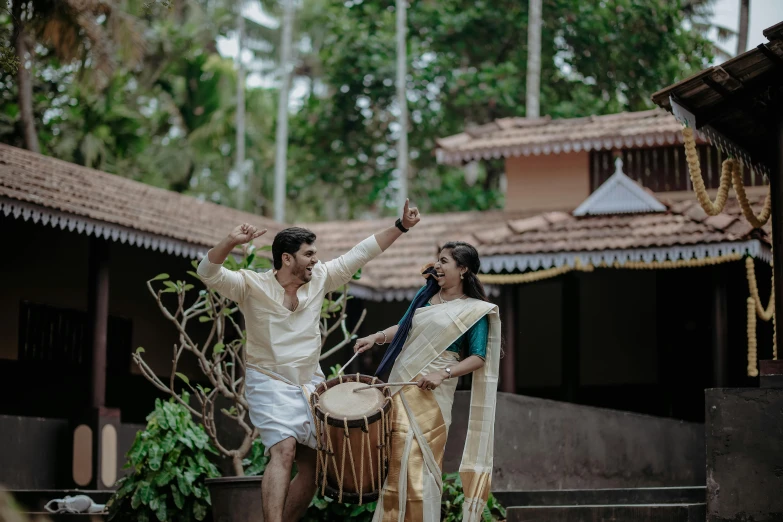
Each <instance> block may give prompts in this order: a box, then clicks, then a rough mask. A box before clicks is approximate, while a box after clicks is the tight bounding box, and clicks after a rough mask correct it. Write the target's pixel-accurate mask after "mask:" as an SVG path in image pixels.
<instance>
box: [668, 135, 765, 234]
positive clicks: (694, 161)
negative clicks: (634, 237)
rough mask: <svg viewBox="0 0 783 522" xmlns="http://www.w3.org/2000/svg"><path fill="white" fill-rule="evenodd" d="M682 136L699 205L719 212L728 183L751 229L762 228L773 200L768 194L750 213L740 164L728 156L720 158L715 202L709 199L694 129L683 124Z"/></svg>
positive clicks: (710, 212)
mask: <svg viewBox="0 0 783 522" xmlns="http://www.w3.org/2000/svg"><path fill="white" fill-rule="evenodd" d="M682 137H683V141H684V142H685V159H686V162H687V163H688V172H689V173H690V177H691V183H692V184H693V190H694V192H695V193H696V199H698V200H699V204H701V208H702V209H704V212H706V213H707V214H708V215H710V216H716V215H718V214H720V213H721V212H722V211H723V209H724V208H725V206H726V200H727V199H728V197H729V186H730V185H733V187H734V192H735V193H736V194H737V201H738V202H739V205H740V208H741V209H742V214H743V215H744V216H745V219H747V220H748V223H750V224H751V226H753V228H761V227H763V226H764V225H765V224H766V223H767V222H768V221H769V217H770V214H771V211H772V200H771V199H770V194H769V193H767V197H766V199H765V200H764V208H763V209H762V211H761V214H759V215H758V216H757V215H756V214H755V213H754V212H753V208H751V206H750V202H749V201H748V196H747V194H746V193H745V185H744V183H743V181H742V164H740V162H739V161H737V160H736V159H734V158H728V159H726V160H724V161H723V165H722V166H721V175H720V185H719V186H718V195H717V197H716V198H715V202H713V201H712V200H711V199H710V196H709V194H708V193H707V188H706V186H705V185H704V178H703V177H702V175H701V164H700V161H699V153H698V151H697V150H696V138H695V136H694V133H693V129H691V128H690V127H684V128H683V129H682Z"/></svg>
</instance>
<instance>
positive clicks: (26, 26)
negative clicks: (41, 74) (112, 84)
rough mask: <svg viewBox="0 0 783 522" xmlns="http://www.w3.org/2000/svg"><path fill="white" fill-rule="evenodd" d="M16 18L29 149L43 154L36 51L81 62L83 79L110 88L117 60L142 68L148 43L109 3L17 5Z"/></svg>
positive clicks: (16, 1)
mask: <svg viewBox="0 0 783 522" xmlns="http://www.w3.org/2000/svg"><path fill="white" fill-rule="evenodd" d="M11 13H12V18H13V24H14V34H13V43H14V48H15V51H16V57H17V59H18V60H19V63H20V66H19V68H18V70H17V89H18V102H19V112H20V119H21V123H22V129H23V135H24V143H25V147H27V148H28V149H29V150H32V151H35V152H38V151H39V149H40V146H39V144H38V136H37V133H36V128H35V118H34V115H33V77H32V74H31V69H32V67H33V64H34V52H35V45H36V44H42V45H45V46H47V47H49V48H50V49H51V50H52V51H53V52H54V54H55V55H56V56H57V57H58V58H59V59H60V60H61V62H63V63H66V64H68V63H73V62H76V61H79V62H81V63H80V70H79V77H80V78H81V79H82V80H85V81H86V82H87V83H90V84H92V85H97V86H99V87H104V86H106V85H107V84H108V81H109V78H110V76H111V73H112V71H113V70H114V68H115V66H116V60H115V57H117V58H119V59H120V60H121V61H122V62H123V63H124V64H126V65H132V64H134V63H137V62H138V61H139V60H140V59H141V57H142V56H143V53H144V41H143V39H142V36H141V32H140V31H139V30H138V29H137V27H136V22H135V19H134V17H132V16H130V15H129V14H128V13H127V12H125V11H124V10H123V9H121V8H118V7H117V6H116V5H115V4H114V3H110V2H108V1H104V0H57V1H52V0H12V5H11ZM115 43H116V52H115V49H114V45H113V44H115Z"/></svg>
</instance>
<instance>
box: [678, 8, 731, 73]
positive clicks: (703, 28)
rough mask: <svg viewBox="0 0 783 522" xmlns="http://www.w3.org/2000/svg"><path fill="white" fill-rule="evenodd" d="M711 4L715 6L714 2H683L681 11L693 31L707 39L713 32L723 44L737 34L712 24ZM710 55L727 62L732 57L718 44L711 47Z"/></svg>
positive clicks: (729, 29)
mask: <svg viewBox="0 0 783 522" xmlns="http://www.w3.org/2000/svg"><path fill="white" fill-rule="evenodd" d="M713 4H715V0H683V2H682V11H683V14H684V15H685V20H686V21H687V22H688V23H690V24H691V26H692V27H693V28H694V29H695V30H697V31H699V32H700V33H701V34H702V35H703V36H706V37H709V35H710V34H711V33H713V31H714V32H715V36H716V39H717V40H718V42H720V43H723V42H725V41H726V40H728V39H729V38H731V37H732V36H735V35H736V34H737V32H736V31H735V30H734V29H731V28H729V27H725V26H722V25H717V24H715V23H713V22H712V14H713V12H712V7H713ZM712 53H713V55H715V57H716V58H719V59H721V60H728V59H729V58H731V57H732V54H731V53H730V52H728V51H726V50H725V49H723V48H722V47H721V46H720V45H718V44H713V45H712Z"/></svg>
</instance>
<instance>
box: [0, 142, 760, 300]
mask: <svg viewBox="0 0 783 522" xmlns="http://www.w3.org/2000/svg"><path fill="white" fill-rule="evenodd" d="M3 198H5V199H14V200H19V201H23V202H27V203H30V204H35V205H39V206H42V207H46V208H50V209H55V210H59V211H62V212H67V213H70V214H74V215H77V216H83V217H88V218H92V219H95V220H100V221H104V222H106V223H111V224H116V225H119V226H122V227H127V228H129V229H134V230H138V231H143V232H147V233H151V234H155V235H160V236H163V237H167V238H174V239H178V240H181V241H185V242H188V243H191V244H195V245H201V246H211V245H213V244H214V243H215V242H217V241H219V240H220V239H222V238H223V236H224V234H226V232H227V231H228V230H230V229H231V228H232V227H234V226H235V225H236V224H237V223H241V222H245V221H247V222H250V223H254V224H256V225H258V226H263V227H266V228H268V229H269V231H270V233H269V234H267V235H265V236H262V238H261V240H262V241H260V242H259V243H260V244H268V243H269V242H271V240H272V238H273V235H274V233H276V232H277V231H278V230H280V229H282V228H283V227H284V225H280V224H278V223H276V222H273V221H270V220H268V219H265V218H263V217H259V216H254V215H252V214H248V213H244V212H239V211H237V210H233V209H230V208H227V207H222V206H219V205H215V204H212V203H206V202H202V201H199V200H197V199H194V198H192V197H189V196H184V195H181V194H175V193H172V192H168V191H165V190H162V189H158V188H154V187H149V186H147V185H143V184H141V183H138V182H135V181H131V180H127V179H124V178H121V177H119V176H113V175H110V174H106V173H102V172H98V171H95V170H91V169H87V168H84V167H80V166H76V165H72V164H69V163H65V162H62V161H59V160H56V159H52V158H48V157H45V156H41V155H39V154H33V153H30V152H28V151H23V150H20V149H16V148H13V147H9V146H6V145H0V199H3ZM763 199H764V195H763V194H760V195H754V196H753V198H752V202H753V205H754V208H755V211H756V212H759V211H760V209H761V206H762V203H763ZM725 212H726V214H727V215H726V216H716V217H714V218H707V216H706V215H705V214H704V212H703V211H702V210H701V208H700V207H699V204H698V203H697V202H696V201H695V197H694V198H691V199H689V200H684V201H680V202H675V203H673V204H672V206H671V207H670V211H668V212H663V213H654V214H630V215H605V216H594V217H584V218H575V217H573V216H571V215H570V214H567V213H564V212H547V213H543V214H532V213H525V212H502V211H491V212H457V213H448V214H435V215H425V216H423V219H422V221H421V223H420V224H419V225H418V226H417V227H416V228H415V229H414V230H412V231H411V232H410V233H408V234H405V235H403V236H402V237H401V238H400V239H399V240H398V241H397V242H396V243H395V244H394V245H392V247H391V248H390V249H389V250H388V251H387V252H385V253H383V254H382V255H381V256H380V257H379V258H378V259H376V260H374V261H373V262H372V263H370V264H369V265H367V266H366V267H365V269H364V270H363V274H362V279H361V281H360V283H359V284H360V285H361V286H365V287H369V288H372V289H375V290H398V289H406V290H407V289H413V288H416V287H418V286H420V285H421V283H422V279H421V276H419V273H418V270H419V268H420V267H421V266H422V265H424V264H425V263H428V262H432V261H433V260H434V258H435V254H436V253H437V248H438V246H439V245H440V244H443V243H445V242H446V241H451V240H466V241H468V242H470V243H472V244H474V245H475V246H476V247H477V248H478V249H479V252H480V253H481V255H482V256H483V257H485V258H486V257H487V256H498V255H512V256H513V255H526V254H536V255H538V254H549V253H558V252H595V251H602V250H614V249H644V248H652V247H667V246H676V245H708V244H710V243H719V242H725V241H737V240H744V239H748V238H752V237H758V238H760V239H762V240H766V237H767V236H768V234H769V230H770V228H769V227H770V225H769V224H767V226H766V227H764V230H763V231H761V232H760V231H756V230H753V229H751V228H750V227H749V226H748V225H747V223H746V221H745V220H744V219H743V218H740V217H739V216H740V213H741V212H740V209H739V206H738V205H737V203H736V201H735V200H734V198H733V197H732V198H730V200H729V202H728V203H727V206H726V210H725ZM392 223H393V219H392V218H383V219H375V220H365V221H349V222H327V223H314V224H310V225H305V226H308V227H309V228H311V229H312V230H313V231H315V232H316V233H317V234H318V237H319V239H318V244H319V247H320V249H321V250H320V254H321V255H320V257H321V258H322V259H331V258H333V257H336V256H338V255H340V254H343V253H344V252H346V251H348V250H349V249H350V248H351V247H353V246H354V245H355V244H356V243H358V242H359V241H361V240H362V239H364V238H366V237H368V236H370V235H371V234H373V233H375V232H378V231H380V230H383V229H384V228H386V227H388V226H391V225H392Z"/></svg>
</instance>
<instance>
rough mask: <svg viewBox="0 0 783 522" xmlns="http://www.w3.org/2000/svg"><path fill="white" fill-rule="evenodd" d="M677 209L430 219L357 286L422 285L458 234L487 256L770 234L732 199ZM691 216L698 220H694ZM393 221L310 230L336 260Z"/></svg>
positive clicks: (692, 242)
mask: <svg viewBox="0 0 783 522" xmlns="http://www.w3.org/2000/svg"><path fill="white" fill-rule="evenodd" d="M753 203H754V206H755V208H756V211H757V212H758V211H759V210H760V208H761V204H762V203H763V198H755V199H754V200H753ZM675 206H676V208H677V209H678V210H679V212H674V211H673V210H670V211H668V212H661V213H651V214H625V215H607V216H593V217H583V218H575V217H573V216H571V215H570V214H566V213H563V212H555V213H544V214H538V215H532V216H519V215H517V216H514V215H511V214H507V213H504V212H484V213H478V212H465V213H452V214H439V215H437V214H436V215H429V216H427V215H425V216H423V219H422V221H421V223H420V224H419V225H418V226H417V227H416V228H415V229H414V230H412V231H411V232H410V233H409V234H406V235H405V236H403V237H402V238H400V239H399V240H398V241H397V242H396V243H395V244H394V245H392V247H391V248H389V250H388V251H387V252H385V253H384V254H382V255H381V256H380V257H379V258H378V259H376V260H375V261H373V262H372V263H370V264H369V265H367V267H365V269H364V271H363V275H362V279H361V282H360V283H359V284H361V285H363V286H368V287H372V288H374V289H377V290H390V289H411V288H415V287H417V286H420V285H421V283H422V279H421V277H420V276H418V269H419V268H420V267H421V266H422V265H424V264H425V263H428V262H431V261H433V260H434V257H435V253H436V245H438V244H439V243H442V242H445V241H448V240H452V239H455V238H456V237H457V236H460V237H470V238H471V239H467V240H468V242H471V243H472V244H474V245H475V246H476V247H477V249H478V250H479V253H480V254H481V255H482V257H485V258H486V257H488V256H514V255H539V254H550V253H551V254H556V253H563V252H599V251H605V250H628V249H649V248H665V247H675V246H686V245H709V244H714V243H722V242H730V241H740V240H745V239H750V238H753V237H759V238H761V239H762V240H765V241H766V237H768V236H765V234H764V233H761V232H759V231H754V230H753V229H752V228H750V226H749V225H747V223H746V222H745V220H744V219H741V218H739V217H738V216H739V207H738V206H737V205H736V202H733V201H732V200H730V201H729V204H727V212H729V214H728V215H726V216H715V217H714V218H710V219H703V217H706V216H704V215H703V211H701V208H700V207H699V204H698V202H696V201H695V197H694V199H693V200H691V201H683V202H680V203H677V204H676V205H675ZM695 209H698V210H699V212H701V214H700V213H699V212H696V210H695ZM690 214H695V215H696V216H697V217H698V218H699V219H693V218H692V217H690ZM391 221H392V220H391V219H384V220H374V221H362V222H348V223H318V224H313V225H311V228H312V229H313V230H314V231H316V233H318V235H319V239H318V241H319V244H320V247H321V248H328V252H329V255H330V256H331V255H339V254H340V253H342V252H344V251H346V250H348V249H349V248H350V247H351V246H353V245H354V244H355V243H357V242H359V241H361V240H362V239H364V238H365V237H367V236H369V235H370V234H372V233H373V232H376V231H378V230H382V229H383V228H384V227H385V226H388V225H389V224H390V223H391ZM768 232H769V231H768V230H767V234H768Z"/></svg>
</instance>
